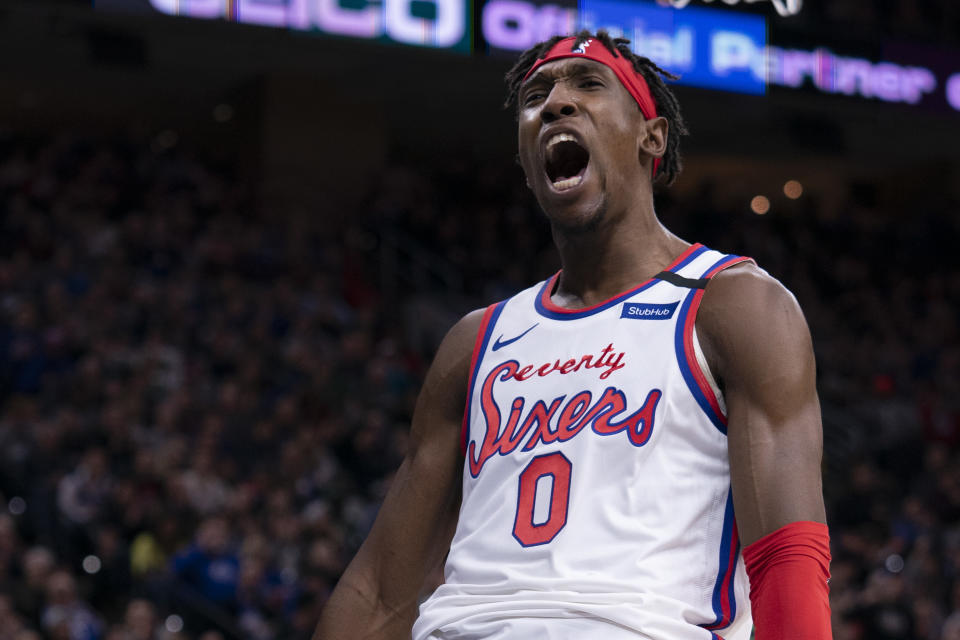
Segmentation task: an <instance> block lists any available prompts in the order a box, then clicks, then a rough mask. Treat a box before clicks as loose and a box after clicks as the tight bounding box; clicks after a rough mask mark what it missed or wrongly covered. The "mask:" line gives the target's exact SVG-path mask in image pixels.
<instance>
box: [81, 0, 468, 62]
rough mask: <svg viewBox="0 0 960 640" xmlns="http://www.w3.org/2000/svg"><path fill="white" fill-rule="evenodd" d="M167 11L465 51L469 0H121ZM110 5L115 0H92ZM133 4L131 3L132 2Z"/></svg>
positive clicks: (118, 1)
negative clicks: (133, 0)
mask: <svg viewBox="0 0 960 640" xmlns="http://www.w3.org/2000/svg"><path fill="white" fill-rule="evenodd" d="M123 2H126V3H127V4H130V5H134V4H135V5H142V4H143V3H144V2H148V3H149V6H150V7H151V8H152V9H154V10H156V11H159V12H161V13H166V14H169V15H179V16H189V17H193V18H206V19H222V20H229V21H232V22H242V23H246V24H256V25H263V26H270V27H285V28H288V29H298V30H304V31H321V32H323V33H329V34H333V35H338V36H349V37H353V38H362V39H364V40H381V41H386V42H398V43H402V44H410V45H417V46H423V47H435V48H439V49H455V50H459V51H463V52H469V51H470V48H471V40H470V35H471V29H470V13H471V7H470V2H469V0H136V2H132V1H131V0H123ZM96 4H97V6H101V7H102V6H109V7H116V6H117V5H119V4H122V2H121V1H120V0H97V2H96ZM134 8H135V7H134Z"/></svg>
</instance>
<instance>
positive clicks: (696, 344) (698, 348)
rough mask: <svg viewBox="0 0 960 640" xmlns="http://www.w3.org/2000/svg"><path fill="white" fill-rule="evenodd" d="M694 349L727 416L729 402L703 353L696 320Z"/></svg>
mask: <svg viewBox="0 0 960 640" xmlns="http://www.w3.org/2000/svg"><path fill="white" fill-rule="evenodd" d="M693 351H694V355H696V358H697V364H698V365H699V366H700V372H701V373H702V374H703V377H704V378H705V379H706V381H707V384H708V385H709V386H710V390H711V391H713V395H714V397H715V398H716V399H717V404H718V405H719V407H720V412H721V413H722V414H723V415H724V416H726V415H727V403H726V401H725V400H724V398H723V391H721V390H720V385H718V384H717V379H716V378H715V377H714V375H713V371H711V370H710V365H709V363H707V356H705V355H704V353H703V347H701V346H700V338H699V336H698V335H697V324H696V322H694V324H693Z"/></svg>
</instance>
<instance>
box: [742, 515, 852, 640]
mask: <svg viewBox="0 0 960 640" xmlns="http://www.w3.org/2000/svg"><path fill="white" fill-rule="evenodd" d="M743 560H744V564H745V565H746V568H747V575H748V576H749V577H750V604H751V606H752V608H753V624H754V627H755V629H756V640H830V639H831V638H832V637H833V635H832V633H831V631H830V601H829V587H828V585H827V581H828V580H829V579H830V568H829V567H830V535H829V533H828V531H827V525H825V524H822V523H820V522H792V523H790V524H788V525H786V526H784V527H781V528H779V529H777V530H776V531H774V532H773V533H770V534H768V535H766V536H764V537H762V538H760V539H759V540H757V541H756V542H754V543H753V544H751V545H750V546H748V547H746V548H745V549H744V550H743Z"/></svg>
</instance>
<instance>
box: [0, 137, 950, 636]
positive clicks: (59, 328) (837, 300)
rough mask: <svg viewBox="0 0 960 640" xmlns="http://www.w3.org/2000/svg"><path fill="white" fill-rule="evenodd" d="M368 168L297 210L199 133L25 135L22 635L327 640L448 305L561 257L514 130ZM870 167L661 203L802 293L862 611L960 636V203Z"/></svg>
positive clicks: (8, 255) (8, 337)
mask: <svg viewBox="0 0 960 640" xmlns="http://www.w3.org/2000/svg"><path fill="white" fill-rule="evenodd" d="M371 184H372V185H373V187H372V188H373V191H372V192H371V193H370V194H369V197H368V198H367V200H366V202H365V203H364V204H363V206H361V207H359V208H358V210H357V211H351V212H346V213H347V215H334V214H333V213H330V212H313V213H312V214H310V215H307V214H303V213H293V212H284V211H277V210H272V209H271V208H270V207H269V206H268V205H265V204H264V203H256V200H255V198H253V196H252V194H251V193H249V192H248V191H247V187H246V186H245V185H246V183H245V182H244V181H242V180H240V179H239V178H238V177H237V176H235V175H233V173H232V169H231V168H230V167H220V166H216V165H215V163H211V162H209V161H204V160H202V159H200V158H198V157H195V156H193V155H192V154H190V153H187V152H185V151H179V150H177V149H172V150H170V149H168V150H163V151H158V150H156V149H151V147H150V146H149V145H147V144H136V143H133V142H131V141H129V140H125V139H123V140H112V139H106V138H102V137H100V138H95V139H82V138H78V137H71V136H45V137H43V136H41V137H37V138H30V137H25V136H16V135H12V134H7V135H0V640H233V639H244V640H246V639H250V640H274V639H277V640H279V639H289V640H305V639H307V638H309V637H310V635H311V633H312V630H313V626H314V625H315V624H316V621H317V618H318V615H319V613H318V612H319V608H320V607H321V606H322V605H323V603H324V601H325V599H326V597H327V596H328V594H329V592H330V590H331V589H332V588H333V586H334V584H335V582H336V580H337V578H338V576H339V575H340V573H341V572H342V570H343V568H344V567H345V564H346V562H348V561H349V559H350V558H351V557H352V554H353V553H354V551H355V550H356V548H357V546H358V545H359V543H360V542H361V541H362V539H363V537H364V535H365V534H366V532H367V530H368V529H369V527H370V525H371V523H372V520H373V518H374V517H375V514H376V511H377V506H378V504H379V502H380V500H381V499H382V497H383V495H384V493H385V490H386V488H387V486H388V485H389V482H390V479H391V474H392V473H393V470H394V469H395V468H396V466H397V464H398V463H399V461H400V459H401V458H402V456H403V454H404V451H405V447H406V444H405V443H406V438H407V427H408V422H409V418H410V414H411V410H412V407H413V402H414V399H415V397H416V393H417V391H418V388H419V385H420V383H421V380H422V377H423V374H424V371H425V367H426V366H427V364H428V363H429V360H430V358H431V355H432V351H433V349H434V348H435V346H436V344H437V342H438V341H439V339H440V337H441V336H442V334H443V331H445V329H446V328H447V327H448V326H449V325H450V324H452V323H453V322H454V321H455V319H456V318H457V316H458V315H459V314H461V313H463V312H465V311H467V310H469V309H470V308H473V307H478V306H482V305H485V304H489V303H491V302H494V301H496V300H498V299H501V298H503V297H505V296H508V295H510V294H511V293H513V292H515V291H517V290H518V289H521V288H523V287H525V286H527V285H529V284H531V283H532V282H535V281H537V280H539V279H542V278H544V277H546V276H547V275H549V274H550V273H552V271H553V270H555V269H556V268H557V259H556V256H555V254H554V252H553V250H552V248H551V239H550V234H549V227H548V226H547V225H546V224H545V222H544V220H543V218H542V215H541V214H539V213H538V211H537V208H536V206H535V203H534V202H533V201H532V200H531V198H530V196H529V194H528V193H527V191H526V189H525V187H524V184H523V179H522V177H521V176H520V175H519V170H518V168H517V167H516V166H515V165H514V164H513V163H512V162H511V159H509V158H506V159H504V161H503V162H499V163H489V162H485V163H484V162H479V161H471V160H464V159H462V158H461V159H459V160H451V161H446V160H444V161H443V162H439V161H437V162H434V163H419V164H417V163H410V162H398V163H395V164H394V165H392V166H391V168H389V169H387V170H386V171H385V172H384V174H383V176H381V178H380V179H379V180H376V181H373V182H372V183H371ZM846 192H847V196H846V201H845V202H843V203H842V206H840V207H822V206H819V205H820V203H819V202H818V200H817V194H816V193H808V194H804V196H803V198H801V199H800V200H798V201H796V202H795V203H793V204H791V205H790V207H786V208H783V209H782V210H779V211H778V210H774V211H772V212H771V213H770V214H768V215H767V216H763V217H760V216H756V215H754V214H752V213H749V210H748V209H747V208H746V207H742V208H739V207H738V206H735V205H734V204H724V198H721V197H719V196H718V195H717V194H716V192H715V185H711V184H710V183H703V184H701V185H698V186H697V188H696V189H686V190H685V191H684V194H683V195H678V194H675V193H673V192H671V191H664V192H663V193H662V194H661V195H660V196H658V210H660V211H661V212H662V215H663V217H664V219H665V222H666V223H667V224H668V226H671V227H672V228H673V229H675V230H676V231H677V232H679V233H680V235H682V236H683V237H686V238H687V239H690V240H696V241H701V242H704V243H706V244H709V245H711V246H715V247H717V248H719V249H722V250H725V251H728V252H736V253H742V254H746V255H751V256H754V257H756V259H757V260H758V262H759V263H760V264H761V265H762V266H764V267H765V268H767V269H768V270H769V271H770V272H771V273H772V274H773V275H775V276H776V277H778V278H780V279H782V280H783V281H784V282H785V283H786V284H787V286H789V287H790V288H791V289H792V290H793V291H794V292H795V293H796V294H797V296H798V298H799V299H800V302H801V304H802V305H803V307H804V309H805V312H806V314H807V317H808V320H809V322H810V325H811V329H812V332H813V336H814V341H815V348H816V351H817V358H818V365H819V390H820V398H821V402H822V405H823V414H824V426H825V439H826V451H825V465H824V475H825V493H826V498H827V502H828V517H829V519H830V523H831V531H832V541H833V557H834V563H833V579H832V582H831V598H832V603H833V612H834V618H835V620H834V629H835V636H836V638H839V639H842V640H859V639H864V640H866V639H869V640H886V639H890V640H893V639H903V640H907V639H915V640H960V388H958V387H960V339H958V338H960V336H958V327H960V318H958V309H957V305H956V304H955V301H956V300H958V299H960V265H958V264H957V261H956V257H955V253H954V249H953V246H952V242H953V239H954V238H956V237H958V232H960V210H958V203H957V202H956V201H955V200H953V199H951V198H950V197H949V196H948V195H946V194H942V193H939V192H933V193H932V194H931V193H930V192H926V196H925V197H926V199H925V200H919V199H917V200H911V201H910V202H911V203H912V208H911V209H910V210H909V211H904V210H902V208H901V207H900V206H899V205H891V204H890V203H891V199H890V198H888V197H887V194H886V193H885V192H884V191H883V186H882V185H880V184H874V183H869V182H867V183H857V184H851V185H848V187H847V188H846ZM911 198H912V196H911ZM894 202H895V200H894ZM340 213H341V214H342V213H343V212H340ZM451 274H455V276H456V277H452V276H451Z"/></svg>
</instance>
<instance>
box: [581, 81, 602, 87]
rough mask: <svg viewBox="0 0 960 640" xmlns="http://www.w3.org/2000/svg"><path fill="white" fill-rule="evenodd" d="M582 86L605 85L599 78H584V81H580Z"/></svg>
mask: <svg viewBox="0 0 960 640" xmlns="http://www.w3.org/2000/svg"><path fill="white" fill-rule="evenodd" d="M580 86H581V87H584V88H588V87H602V86H603V83H602V82H600V81H599V80H584V81H583V82H581V83H580Z"/></svg>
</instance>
